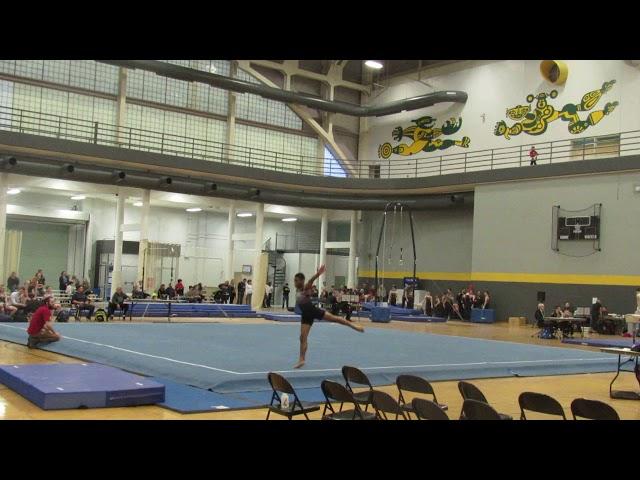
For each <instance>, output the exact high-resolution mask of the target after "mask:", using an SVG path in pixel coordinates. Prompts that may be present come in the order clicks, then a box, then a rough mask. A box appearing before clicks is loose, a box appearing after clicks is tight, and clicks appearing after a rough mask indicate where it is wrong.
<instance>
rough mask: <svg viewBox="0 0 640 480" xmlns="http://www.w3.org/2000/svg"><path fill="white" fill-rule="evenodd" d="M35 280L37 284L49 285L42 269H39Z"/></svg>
mask: <svg viewBox="0 0 640 480" xmlns="http://www.w3.org/2000/svg"><path fill="white" fill-rule="evenodd" d="M35 279H36V283H40V284H42V285H44V284H45V283H47V281H46V280H45V279H44V273H43V272H42V269H41V268H40V269H38V271H37V272H36V275H35Z"/></svg>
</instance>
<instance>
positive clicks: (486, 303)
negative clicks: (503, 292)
mask: <svg viewBox="0 0 640 480" xmlns="http://www.w3.org/2000/svg"><path fill="white" fill-rule="evenodd" d="M483 295H484V296H483V302H482V308H483V309H485V308H491V297H490V296H489V291H488V290H485V291H484V294H483Z"/></svg>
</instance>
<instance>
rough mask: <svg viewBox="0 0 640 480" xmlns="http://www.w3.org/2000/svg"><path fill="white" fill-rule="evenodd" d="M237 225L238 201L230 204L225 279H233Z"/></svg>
mask: <svg viewBox="0 0 640 480" xmlns="http://www.w3.org/2000/svg"><path fill="white" fill-rule="evenodd" d="M235 226H236V202H235V201H233V200H232V201H231V203H230V204H229V223H228V225H227V265H226V268H225V271H224V274H225V277H226V278H225V280H229V281H230V282H231V281H233V232H234V230H235Z"/></svg>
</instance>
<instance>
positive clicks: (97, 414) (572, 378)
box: [0, 319, 640, 420]
mask: <svg viewBox="0 0 640 480" xmlns="http://www.w3.org/2000/svg"><path fill="white" fill-rule="evenodd" d="M174 321H175V322H180V321H181V320H180V319H172V322H174ZM185 321H190V322H192V321H193V319H186V320H185ZM216 321H220V322H233V323H262V322H266V321H265V320H259V319H247V320H239V319H233V320H224V319H221V320H216ZM363 324H364V325H365V328H393V329H400V330H406V331H414V332H428V333H437V334H442V335H457V336H465V337H476V338H485V339H493V340H508V341H513V342H521V343H530V344H540V345H547V346H550V345H555V346H563V344H561V343H560V342H559V341H557V340H541V339H538V338H532V337H531V335H532V334H533V333H534V332H535V330H534V329H532V328H531V327H510V326H508V325H507V324H506V323H497V324H469V323H462V322H455V321H451V322H448V323H446V324H416V323H408V322H393V323H390V324H372V323H371V322H369V321H368V320H363ZM564 348H584V349H589V347H580V346H577V347H576V346H571V347H569V346H566V347H564ZM78 361H79V360H76V359H73V358H69V357H65V356H62V355H58V354H54V353H50V352H47V351H44V350H37V349H36V350H29V349H28V348H27V347H25V346H22V345H16V344H13V343H8V342H3V341H0V364H29V363H51V362H65V363H72V362H78ZM613 375H614V374H613V373H602V374H600V373H599V374H584V375H557V376H549V377H528V378H518V377H513V378H496V379H482V380H472V382H473V383H474V384H476V385H477V386H478V387H479V388H480V389H481V390H482V391H483V392H484V394H485V395H486V396H487V399H488V400H489V402H490V403H491V404H492V405H493V406H494V408H496V409H497V410H498V411H499V412H501V413H506V414H509V415H512V416H513V417H514V418H518V417H519V409H518V395H519V394H520V393H521V392H523V391H527V390H529V391H535V392H541V393H546V394H548V395H551V396H553V397H555V398H556V399H557V400H558V401H559V402H560V403H561V404H562V405H563V407H564V409H565V413H566V414H567V415H569V416H570V414H571V412H570V408H569V405H570V404H571V401H572V400H573V399H574V398H578V397H584V398H589V399H594V400H601V401H604V402H607V403H609V404H610V405H612V406H613V407H614V408H615V409H616V410H617V411H618V414H619V415H620V417H621V418H622V419H628V420H640V402H638V401H632V400H613V399H610V398H609V382H610V381H611V379H612V378H613ZM616 386H617V388H619V389H625V390H635V391H637V390H638V382H637V381H636V379H635V376H634V375H633V374H631V373H623V374H621V376H620V377H619V379H618V381H617V382H616ZM378 388H379V389H380V390H383V391H385V392H387V393H390V394H391V395H393V396H394V397H396V396H397V389H396V387H395V385H392V386H386V387H378ZM434 388H435V390H436V393H437V395H438V401H439V402H440V403H445V404H447V405H448V406H449V416H450V418H452V419H455V418H457V417H458V415H459V413H460V409H461V407H462V400H461V397H460V393H459V392H458V387H457V382H452V381H448V382H434ZM265 416H266V410H265V409H253V410H237V411H229V412H213V413H203V414H189V415H182V414H179V413H175V412H172V411H170V410H167V409H164V408H161V407H155V406H145V407H125V408H104V409H90V410H59V411H44V410H41V409H40V408H39V407H37V406H35V405H33V404H32V403H31V402H29V401H28V400H26V399H24V398H23V397H21V396H20V395H18V394H17V393H15V392H13V391H11V390H9V389H8V388H6V387H5V386H4V385H0V419H12V420H29V419H33V420H44V419H56V420H66V419H91V420H94V419H95V420H115V419H119V420H120V419H122V420H124V419H128V420H133V419H136V420H200V419H206V420H263V419H264V418H265ZM531 417H532V418H544V416H542V415H539V416H536V415H535V414H532V415H531ZM272 418H274V419H280V418H282V417H277V416H276V417H272ZM312 418H316V419H319V418H320V413H315V414H312Z"/></svg>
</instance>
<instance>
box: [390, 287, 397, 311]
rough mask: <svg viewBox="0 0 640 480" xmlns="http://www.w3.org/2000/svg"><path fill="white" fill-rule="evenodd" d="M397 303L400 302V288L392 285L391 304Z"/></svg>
mask: <svg viewBox="0 0 640 480" xmlns="http://www.w3.org/2000/svg"><path fill="white" fill-rule="evenodd" d="M396 303H398V290H396V286H395V285H391V290H390V291H389V305H391V306H393V307H395V306H396Z"/></svg>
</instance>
